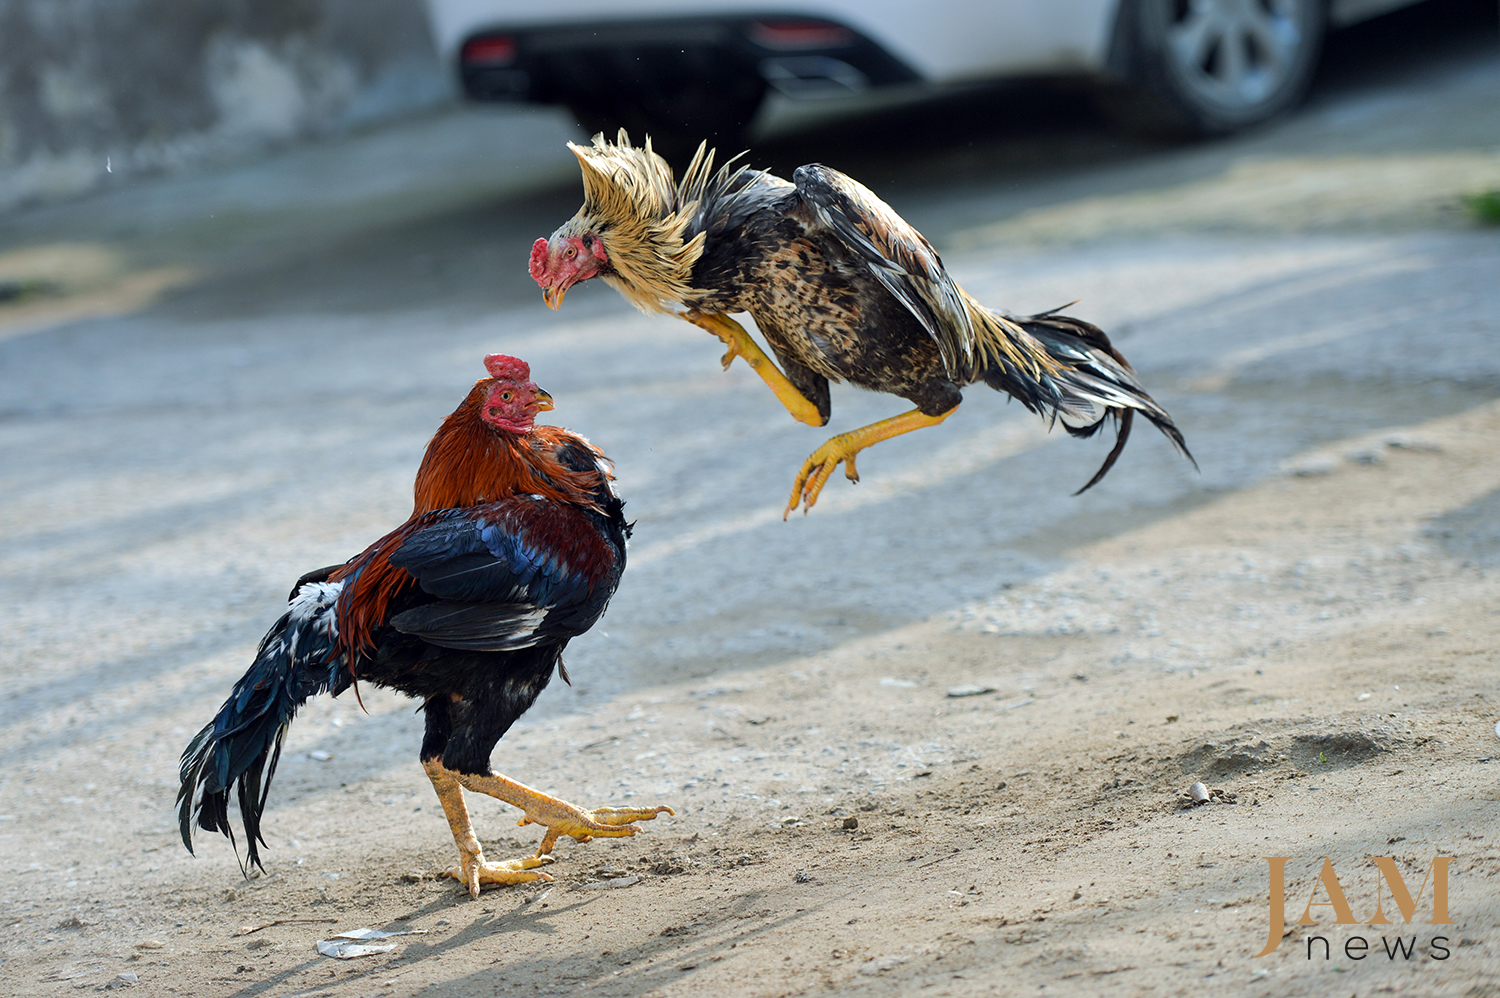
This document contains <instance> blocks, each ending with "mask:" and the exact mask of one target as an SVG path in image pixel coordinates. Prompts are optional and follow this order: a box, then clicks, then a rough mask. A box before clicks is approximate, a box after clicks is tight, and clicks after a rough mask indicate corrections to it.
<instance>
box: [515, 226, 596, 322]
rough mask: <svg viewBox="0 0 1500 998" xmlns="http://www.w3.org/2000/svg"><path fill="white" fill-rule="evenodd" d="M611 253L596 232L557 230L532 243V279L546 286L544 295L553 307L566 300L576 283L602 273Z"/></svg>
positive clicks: (543, 291) (543, 297) (544, 298)
mask: <svg viewBox="0 0 1500 998" xmlns="http://www.w3.org/2000/svg"><path fill="white" fill-rule="evenodd" d="M608 260H609V256H608V254H607V253H605V251H604V244H603V243H602V242H601V241H600V240H599V238H598V237H597V236H595V235H593V234H592V233H586V234H584V235H582V236H563V235H556V234H554V235H553V237H552V239H551V240H550V241H549V240H546V239H538V240H537V241H536V242H535V243H532V245H531V262H530V265H529V268H528V269H529V270H530V272H531V279H532V280H534V281H536V282H537V284H539V285H541V287H542V299H543V300H544V301H545V302H546V303H547V305H548V306H549V307H551V308H556V307H557V306H558V305H561V304H562V300H563V295H565V294H567V291H568V289H569V288H571V287H572V286H573V285H575V284H579V283H581V282H583V281H587V280H589V279H590V278H592V277H597V276H599V274H600V272H601V271H603V269H604V265H605V264H606V263H607V262H608Z"/></svg>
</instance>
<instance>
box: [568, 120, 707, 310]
mask: <svg viewBox="0 0 1500 998" xmlns="http://www.w3.org/2000/svg"><path fill="white" fill-rule="evenodd" d="M568 148H569V149H571V150H573V155H575V156H577V157H578V165H579V167H580V168H581V170H582V172H583V207H582V208H580V209H579V210H578V214H577V215H575V216H574V217H573V219H572V221H571V222H570V223H569V224H568V225H566V226H564V227H563V229H562V230H560V231H561V232H562V233H563V234H566V235H572V234H582V233H583V232H585V231H591V232H593V233H595V234H596V235H597V236H598V237H599V238H600V240H602V241H603V243H604V249H605V251H606V253H607V254H608V257H609V267H610V271H611V273H609V274H607V275H605V280H606V281H608V282H609V283H610V284H612V285H614V286H615V288H616V289H617V290H619V291H620V293H621V294H623V295H624V296H625V297H626V299H627V300H629V302H630V303H631V304H632V305H634V306H635V307H636V308H638V309H640V310H641V311H643V312H671V311H677V310H678V309H679V308H680V307H681V306H680V305H679V303H680V302H682V301H683V300H684V299H686V298H689V297H691V296H692V295H693V293H694V289H693V286H692V273H693V265H694V264H696V263H697V262H698V258H699V257H700V256H702V254H703V240H704V235H703V233H701V232H700V233H698V234H697V235H695V236H693V237H692V238H691V239H686V240H685V239H684V238H683V237H684V236H685V235H686V232H687V229H688V227H689V225H690V224H691V222H692V221H693V218H694V216H695V215H696V214H697V213H698V210H699V208H700V206H701V204H702V201H703V196H704V190H705V188H706V186H707V184H708V181H709V178H710V177H711V176H712V173H713V161H714V153H713V150H711V149H709V148H708V147H707V143H702V144H700V145H699V146H698V152H697V153H696V154H695V155H694V156H693V160H692V163H691V164H689V166H688V168H687V171H686V172H685V173H684V174H683V177H682V181H681V182H680V183H675V182H674V181H673V178H672V168H671V167H670V166H668V165H667V161H666V160H664V159H662V158H661V157H660V156H658V155H657V154H656V153H655V152H653V151H652V149H651V140H650V139H649V138H648V139H646V143H645V146H644V147H643V148H636V147H635V146H633V145H631V144H630V136H629V134H627V133H626V131H625V129H623V128H622V129H620V133H619V135H618V136H617V137H616V140H615V141H614V142H609V141H608V140H606V139H605V138H604V135H603V134H602V133H601V134H599V135H595V136H594V140H593V144H592V145H587V146H581V145H577V144H575V143H572V142H569V143H568Z"/></svg>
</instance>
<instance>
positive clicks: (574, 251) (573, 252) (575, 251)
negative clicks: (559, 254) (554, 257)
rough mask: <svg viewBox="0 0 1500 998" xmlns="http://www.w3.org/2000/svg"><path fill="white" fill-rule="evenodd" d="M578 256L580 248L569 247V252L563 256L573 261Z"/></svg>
mask: <svg viewBox="0 0 1500 998" xmlns="http://www.w3.org/2000/svg"><path fill="white" fill-rule="evenodd" d="M577 255H578V248H577V247H576V246H569V247H568V248H567V251H566V252H564V253H563V256H565V257H567V258H568V259H569V260H571V259H573V258H574V257H575V256H577Z"/></svg>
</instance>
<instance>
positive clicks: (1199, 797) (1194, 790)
mask: <svg viewBox="0 0 1500 998" xmlns="http://www.w3.org/2000/svg"><path fill="white" fill-rule="evenodd" d="M1188 796H1189V797H1191V798H1193V800H1195V801H1197V802H1198V803H1199V804H1202V803H1203V802H1204V801H1206V800H1208V788H1207V787H1205V786H1204V785H1203V784H1201V783H1194V784H1193V785H1192V786H1190V787H1188Z"/></svg>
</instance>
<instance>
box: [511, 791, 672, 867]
mask: <svg viewBox="0 0 1500 998" xmlns="http://www.w3.org/2000/svg"><path fill="white" fill-rule="evenodd" d="M663 813H665V814H675V813H676V812H675V811H673V810H672V809H671V808H670V807H667V806H666V805H665V804H660V805H657V806H656V807H596V808H594V810H592V811H585V810H584V809H583V808H581V807H578V806H577V805H576V804H569V803H568V802H567V801H563V800H558V799H557V798H555V797H543V798H541V799H539V800H537V801H536V802H535V803H533V804H531V805H530V806H528V807H527V808H526V816H525V817H524V818H522V819H521V820H520V821H518V822H516V824H518V825H530V824H533V823H535V824H538V825H546V826H547V834H546V835H544V836H543V837H542V843H541V845H539V846H537V850H536V854H537V857H538V858H546V857H547V854H548V853H550V852H551V851H552V847H553V846H554V845H556V844H557V840H558V839H560V838H562V837H563V836H564V835H568V836H571V837H572V839H573V841H575V842H587V841H588V840H589V839H591V838H594V837H595V836H598V837H599V838H606V839H608V838H626V837H628V836H631V835H634V834H636V833H637V832H639V831H640V829H639V828H637V827H636V826H635V825H632V824H631V822H632V821H650V820H651V819H652V818H655V817H656V816H657V815H658V814H663Z"/></svg>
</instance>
